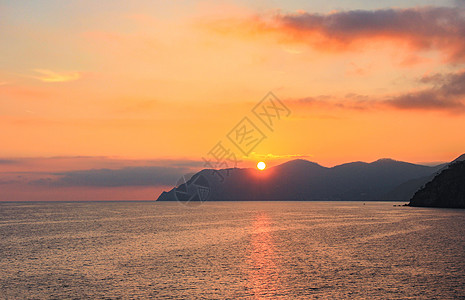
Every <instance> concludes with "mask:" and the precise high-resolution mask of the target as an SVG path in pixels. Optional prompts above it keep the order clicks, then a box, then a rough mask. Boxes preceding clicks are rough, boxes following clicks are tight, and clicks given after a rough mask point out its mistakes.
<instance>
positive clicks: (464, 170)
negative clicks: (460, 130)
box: [409, 155, 465, 208]
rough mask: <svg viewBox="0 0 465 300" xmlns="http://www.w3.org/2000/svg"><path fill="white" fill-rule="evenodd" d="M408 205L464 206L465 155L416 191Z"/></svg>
mask: <svg viewBox="0 0 465 300" xmlns="http://www.w3.org/2000/svg"><path fill="white" fill-rule="evenodd" d="M409 206H424V207H447V208H465V155H463V156H461V157H460V158H459V159H457V160H455V161H454V162H452V163H451V164H450V165H449V166H448V167H447V168H445V169H444V170H443V171H442V172H441V173H440V174H438V175H437V176H436V177H434V179H433V180H432V181H430V182H428V183H427V184H426V185H425V186H424V187H423V188H421V189H420V190H419V191H417V192H416V193H415V195H414V196H413V198H412V199H411V200H410V203H409Z"/></svg>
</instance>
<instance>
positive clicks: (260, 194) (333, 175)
mask: <svg viewBox="0 0 465 300" xmlns="http://www.w3.org/2000/svg"><path fill="white" fill-rule="evenodd" d="M461 157H462V156H461ZM463 157H464V158H465V155H463ZM446 165H447V164H442V165H438V166H423V165H417V164H412V163H408V162H402V161H397V160H393V159H389V158H383V159H379V160H376V161H374V162H371V163H366V162H351V163H346V164H342V165H338V166H334V167H331V168H327V167H324V166H321V165H319V164H318V163H315V162H311V161H308V160H304V159H296V160H291V161H288V162H285V163H283V164H281V165H278V166H275V167H272V168H269V169H267V170H265V171H258V170H255V169H238V168H235V169H223V170H211V169H205V170H202V171H200V172H198V173H196V174H195V175H194V176H193V177H192V178H191V180H189V181H188V182H187V183H186V184H184V185H181V186H178V187H177V188H178V189H176V188H173V189H172V190H170V191H168V192H163V193H162V194H161V195H160V196H159V197H158V199H157V200H158V201H176V200H179V197H178V196H179V195H181V194H180V190H179V189H180V188H181V189H183V190H189V188H188V187H189V186H196V183H195V182H196V181H197V182H200V181H199V177H202V182H206V184H205V186H202V187H201V190H202V194H199V195H197V196H195V197H191V198H192V199H191V200H192V201H197V200H218V201H235V200H363V201H371V200H397V201H409V199H410V198H411V197H412V196H413V195H414V193H415V192H416V191H417V190H418V189H419V188H420V187H421V186H423V185H424V184H426V183H427V182H428V181H430V180H431V179H432V178H433V177H434V176H435V174H436V173H437V172H439V171H440V170H441V169H443V168H444V167H445V166H446ZM196 188H197V187H196ZM194 192H195V189H194ZM187 193H189V192H187ZM182 195H183V196H185V194H182ZM202 195H204V196H205V195H208V196H206V197H205V199H202Z"/></svg>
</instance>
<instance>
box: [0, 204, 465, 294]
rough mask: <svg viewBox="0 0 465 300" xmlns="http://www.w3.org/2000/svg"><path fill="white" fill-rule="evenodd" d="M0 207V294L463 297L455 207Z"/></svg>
mask: <svg viewBox="0 0 465 300" xmlns="http://www.w3.org/2000/svg"><path fill="white" fill-rule="evenodd" d="M399 204H401V203H395V202H365V203H364V202H285V201H283V202H208V201H207V202H204V203H197V204H196V205H195V204H194V205H185V204H183V203H178V202H40V203H38V202H8V203H0V237H1V239H0V298H1V299H146V298H152V299H457V298H463V299H465V210H455V209H439V208H414V207H403V206H397V205H399Z"/></svg>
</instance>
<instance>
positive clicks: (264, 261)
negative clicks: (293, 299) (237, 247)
mask: <svg viewBox="0 0 465 300" xmlns="http://www.w3.org/2000/svg"><path fill="white" fill-rule="evenodd" d="M271 232H272V223H271V220H270V217H269V216H268V214H266V213H264V212H261V213H259V214H257V215H256V216H255V218H254V220H253V222H252V232H251V240H250V246H251V251H250V257H249V277H250V282H249V285H250V288H251V290H252V291H253V294H254V295H255V296H256V297H260V296H272V295H277V294H279V292H280V291H281V281H282V278H281V276H282V270H281V269H280V264H279V255H278V252H277V249H276V246H275V243H274V241H273V236H272V234H271Z"/></svg>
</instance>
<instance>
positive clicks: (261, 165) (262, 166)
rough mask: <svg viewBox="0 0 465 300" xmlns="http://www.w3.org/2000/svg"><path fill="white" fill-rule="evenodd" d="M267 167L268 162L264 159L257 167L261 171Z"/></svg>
mask: <svg viewBox="0 0 465 300" xmlns="http://www.w3.org/2000/svg"><path fill="white" fill-rule="evenodd" d="M265 168H266V164H265V163H264V162H263V161H260V162H258V164H257V169H259V170H260V171H263V170H265Z"/></svg>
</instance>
